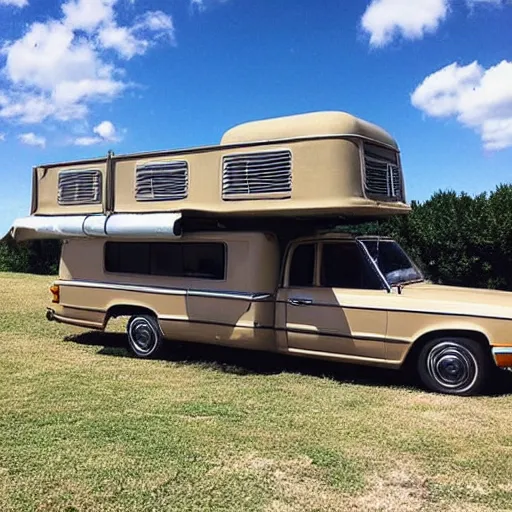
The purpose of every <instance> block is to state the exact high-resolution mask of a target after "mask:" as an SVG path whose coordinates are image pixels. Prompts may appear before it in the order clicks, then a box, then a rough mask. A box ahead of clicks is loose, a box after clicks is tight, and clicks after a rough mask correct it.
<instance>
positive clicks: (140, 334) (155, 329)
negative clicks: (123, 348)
mask: <svg viewBox="0 0 512 512" xmlns="http://www.w3.org/2000/svg"><path fill="white" fill-rule="evenodd" d="M126 331H127V334H128V344H129V346H130V350H131V351H132V352H133V353H134V354H135V355H136V356H137V357H140V358H146V359H148V358H151V357H155V356H156V355H157V354H158V353H160V352H161V350H162V344H163V337H162V333H161V332H160V326H159V325H158V321H157V319H156V318H155V317H154V316H152V315H134V316H132V317H131V318H130V320H129V321H128V324H127V326H126Z"/></svg>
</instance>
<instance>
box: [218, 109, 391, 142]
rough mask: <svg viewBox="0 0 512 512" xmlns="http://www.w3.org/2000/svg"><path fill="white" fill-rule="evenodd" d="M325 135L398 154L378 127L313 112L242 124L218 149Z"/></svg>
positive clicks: (338, 114)
mask: <svg viewBox="0 0 512 512" xmlns="http://www.w3.org/2000/svg"><path fill="white" fill-rule="evenodd" d="M328 135H332V136H336V137H340V136H346V137H350V136H355V137H361V138H367V139H368V140H374V141H379V142H380V143H382V144H387V145H389V146H391V147H393V148H394V149H396V150H398V145H397V143H396V141H395V140H394V139H393V137H391V135H390V134H389V133H388V132H386V131H385V130H383V129H382V128H380V127H379V126H377V125H375V124H372V123H369V122H368V121H363V120H362V119H359V118H358V117H355V116H353V115H352V114H348V113H347V112H335V111H334V112H312V113H309V114H298V115H293V116H286V117H278V118H272V119H264V120H261V121H251V122H249V123H243V124H240V125H238V126H235V127H233V128H231V129H230V130H228V131H226V132H225V133H224V135H223V137H222V140H221V145H224V146H226V145H231V144H245V143H248V142H254V141H276V140H286V139H299V138H306V139H311V138H314V137H326V136H328Z"/></svg>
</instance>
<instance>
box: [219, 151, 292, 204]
mask: <svg viewBox="0 0 512 512" xmlns="http://www.w3.org/2000/svg"><path fill="white" fill-rule="evenodd" d="M291 192H292V154H291V152H290V151H288V150H285V151H267V152H263V153H245V154H238V155H229V156H225V157H224V159H223V173H222V197H223V199H249V198H250V196H253V197H255V198H256V197H269V198H275V199H283V198H287V197H291Z"/></svg>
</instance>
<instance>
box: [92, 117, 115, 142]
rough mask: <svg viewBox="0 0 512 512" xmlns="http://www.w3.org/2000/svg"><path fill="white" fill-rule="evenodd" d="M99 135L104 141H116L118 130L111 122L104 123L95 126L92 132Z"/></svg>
mask: <svg viewBox="0 0 512 512" xmlns="http://www.w3.org/2000/svg"><path fill="white" fill-rule="evenodd" d="M92 131H93V132H94V133H97V134H98V135H99V136H100V137H101V138H102V139H105V140H110V141H112V140H116V138H117V135H116V128H115V126H114V125H113V124H112V123H111V122H110V121H103V122H101V123H100V124H99V125H98V126H95V127H94V128H93V130H92Z"/></svg>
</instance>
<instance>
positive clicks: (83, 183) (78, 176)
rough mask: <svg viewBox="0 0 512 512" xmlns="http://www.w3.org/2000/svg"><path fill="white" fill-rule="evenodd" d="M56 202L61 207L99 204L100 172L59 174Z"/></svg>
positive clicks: (64, 172) (65, 172) (87, 171)
mask: <svg viewBox="0 0 512 512" xmlns="http://www.w3.org/2000/svg"><path fill="white" fill-rule="evenodd" d="M58 202H59V204H61V205H66V206H70V205H79V204H97V203H100V202H101V172H100V171H98V170H86V171H63V172H61V173H59V191H58Z"/></svg>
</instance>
